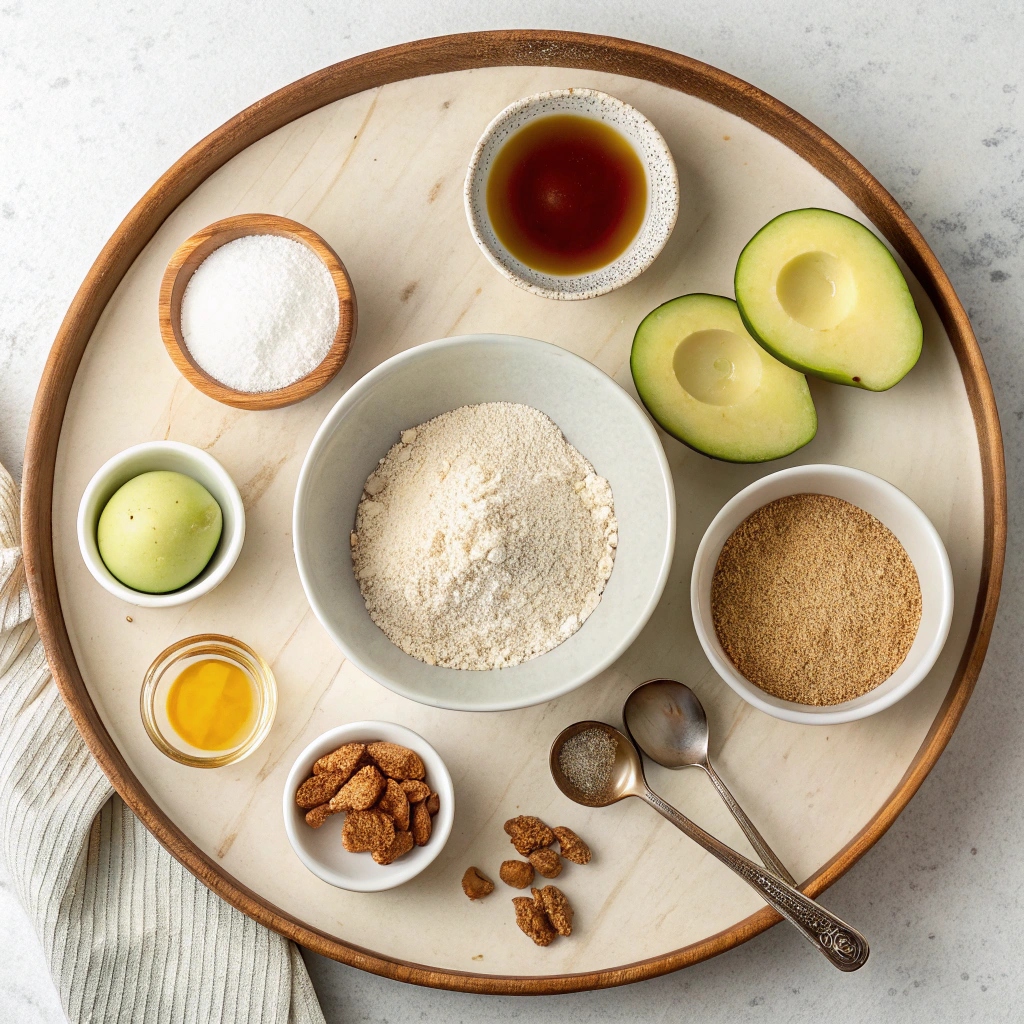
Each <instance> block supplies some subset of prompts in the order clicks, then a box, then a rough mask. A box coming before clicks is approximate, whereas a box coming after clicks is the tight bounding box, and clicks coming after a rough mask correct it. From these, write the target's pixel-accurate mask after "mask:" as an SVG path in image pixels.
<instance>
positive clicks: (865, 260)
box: [735, 209, 922, 391]
mask: <svg viewBox="0 0 1024 1024" xmlns="http://www.w3.org/2000/svg"><path fill="white" fill-rule="evenodd" d="M735 287H736V302H737V304H738V305H739V308H740V315H741V316H742V317H743V322H744V323H745V324H746V326H747V330H748V331H750V334H751V335H752V336H753V337H754V338H755V339H756V340H757V341H758V342H759V343H760V344H761V345H762V346H763V347H764V348H766V349H767V350H768V351H769V352H771V354H772V355H773V356H775V357H776V359H781V360H782V362H784V363H785V364H786V365H787V366H791V367H793V369H795V370H799V371H800V372H801V373H809V374H811V375H812V376H815V377H822V378H824V379H825V380H830V381H833V382H834V383H836V384H848V385H850V386H852V387H857V388H866V389H867V390H868V391H885V390H887V389H888V388H891V387H892V386H893V385H894V384H896V383H898V382H899V381H900V380H902V379H903V377H904V376H905V375H906V374H907V372H908V371H909V370H910V369H911V368H912V367H913V366H914V364H915V363H916V362H917V360H918V357H919V356H920V355H921V341H922V329H921V318H920V317H919V316H918V315H917V309H916V308H915V307H914V300H913V298H912V297H911V295H910V289H909V288H908V287H907V282H906V280H905V279H904V277H903V274H902V272H901V271H900V268H899V266H898V265H897V263H896V260H895V259H893V257H892V254H891V253H890V252H889V250H888V249H887V248H886V247H885V246H884V245H883V244H882V243H881V241H880V240H879V239H878V238H876V237H875V235H874V234H872V232H870V231H869V230H868V229H867V228H866V227H864V225H863V224H859V223H858V222H857V221H855V220H851V218H849V217H846V216H844V215H843V214H841V213H834V212H832V211H831V210H817V209H809V210H792V211H790V212H789V213H784V214H782V215H781V216H779V217H776V218H775V219H774V220H772V221H769V223H767V224H766V225H765V226H764V227H763V228H761V230H760V231H758V233H757V234H756V235H754V237H753V238H752V239H751V240H750V241H749V242H748V243H747V244H746V247H745V248H744V249H743V252H742V253H740V258H739V261H738V262H737V264H736V278H735Z"/></svg>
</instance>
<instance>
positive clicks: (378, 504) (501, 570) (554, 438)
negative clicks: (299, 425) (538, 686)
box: [351, 402, 618, 669]
mask: <svg viewBox="0 0 1024 1024" xmlns="http://www.w3.org/2000/svg"><path fill="white" fill-rule="evenodd" d="M617 529H618V525H617V523H616V520H615V513H614V510H613V505H612V492H611V488H610V487H609V486H608V481H607V480H604V479H603V478H602V477H599V476H597V475H595V473H594V469H593V467H592V466H591V465H590V463H589V462H587V460H586V459H585V458H583V456H582V455H580V453H579V452H578V451H576V449H575V448H573V447H572V445H570V444H569V443H568V442H567V441H566V440H565V438H564V437H563V436H562V432H561V431H560V430H559V429H558V427H557V426H555V424H554V423H552V422H551V420H550V419H548V417H547V416H545V415H544V414H543V413H542V412H538V411H537V410H536V409H531V408H530V407H529V406H526V405H513V404H511V403H509V402H489V403H487V404H485V405H469V406H463V407H462V408H461V409H455V410H453V411H452V412H447V413H444V415H442V416H438V417H436V418H435V419H432V420H430V421H429V422H427V423H424V424H421V425H420V426H418V427H414V428H413V429H411V430H406V431H403V433H402V440H401V442H400V443H398V444H396V445H394V447H392V449H391V450H390V451H389V452H388V454H387V456H386V457H385V458H383V459H381V460H380V464H379V465H378V467H377V469H376V470H375V471H374V472H373V473H372V474H371V475H370V477H369V478H368V479H367V481H366V484H365V490H364V493H363V497H362V500H361V501H360V502H359V508H358V510H357V512H356V529H355V532H354V533H353V534H352V537H351V543H352V560H353V564H354V568H355V573H356V578H357V579H358V581H359V588H360V590H361V591H362V595H363V598H364V599H365V601H366V607H367V610H368V611H369V613H370V617H371V618H372V619H373V621H374V622H375V623H377V625H378V626H380V628H381V629H382V630H383V631H384V632H385V633H386V634H387V636H388V637H389V638H390V639H391V640H392V641H393V642H394V643H396V644H397V645H398V646H399V647H401V648H402V650H403V651H405V652H406V653H407V654H411V655H412V656H413V657H415V658H419V659H420V660H421V661H425V662H426V663H427V664H428V665H442V666H445V667H447V668H462V669H491V668H505V667H508V666H511V665H518V664H520V663H521V662H523V661H528V660H529V659H530V658H535V657H537V655H538V654H543V653H544V652H545V651H550V650H551V649H552V648H553V647H557V646H558V645H559V644H560V643H561V642H562V641H563V640H565V639H566V638H567V637H569V636H571V635H572V634H573V633H575V632H576V630H577V629H579V628H580V626H581V625H582V624H583V622H584V621H585V620H586V619H587V617H588V616H589V615H590V614H591V612H593V610H594V609H595V608H596V607H597V605H598V604H599V603H600V600H601V594H602V592H603V591H604V588H605V584H606V583H607V581H608V577H609V576H610V575H611V572H612V565H613V561H614V557H615V547H616V545H617V543H618V535H617V532H616V531H617Z"/></svg>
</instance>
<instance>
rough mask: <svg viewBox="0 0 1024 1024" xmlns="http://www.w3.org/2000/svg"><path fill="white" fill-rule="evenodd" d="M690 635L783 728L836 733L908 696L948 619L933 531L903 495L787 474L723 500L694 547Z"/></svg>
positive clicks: (844, 478) (831, 477) (843, 478)
mask: <svg viewBox="0 0 1024 1024" xmlns="http://www.w3.org/2000/svg"><path fill="white" fill-rule="evenodd" d="M690 605H691V610H692V613H693V624H694V627H695V629H696V631H697V637H698V639H699V640H700V643H701V646H702V647H703V648H704V653H705V654H706V655H707V657H708V659H709V660H710V662H711V664H712V666H713V667H714V668H715V671H716V672H717V673H718V674H719V675H720V676H721V677H722V679H724V680H725V682H726V683H728V684H729V686H730V687H732V689H733V690H735V691H736V693H737V694H739V696H740V697H742V698H743V699H744V700H745V701H747V703H749V704H752V705H753V706H754V707H756V708H758V709H760V710H761V711H764V712H767V713H768V714H769V715H773V716H774V717H776V718H781V719H783V720H784V721H787V722H798V723H802V724H807V725H834V724H837V723H840V722H852V721H854V720H856V719H860V718H866V717H867V716H868V715H873V714H876V713H877V712H879V711H882V710H884V709H885V708H888V707H891V706H892V705H893V704H895V703H896V702H897V701H898V700H900V699H902V698H903V697H905V696H906V695H907V694H908V693H910V691H911V690H913V689H914V687H916V686H917V685H918V684H919V683H920V682H921V681H922V680H923V679H924V678H925V677H926V676H927V675H928V673H929V672H930V671H931V669H932V667H933V666H934V664H935V662H936V660H937V659H938V658H939V655H940V654H941V652H942V648H943V645H944V644H945V642H946V636H947V635H948V633H949V627H950V622H951V620H952V617H953V575H952V571H951V569H950V565H949V557H948V556H947V554H946V549H945V546H944V545H943V543H942V539H941V537H940V536H939V534H938V531H937V530H936V529H935V527H934V526H933V525H932V523H931V521H930V520H929V518H928V517H927V516H926V515H925V513H924V512H923V511H922V510H921V509H920V508H919V507H918V506H917V505H916V504H915V503H914V502H913V501H912V500H911V499H910V498H909V497H908V496H907V495H906V494H904V493H903V492H902V491H901V490H899V489H898V488H897V487H894V486H893V485H892V484H890V483H888V482H887V481H885V480H882V479H880V478H879V477H877V476H873V475H871V474H870V473H865V472H863V471H862V470H858V469H852V468H850V467H847V466H832V465H812V466H796V467H793V468H792V469H785V470H782V471H781V472H778V473H773V474H771V475H770V476H766V477H763V478H762V479H761V480H758V481H756V482H755V483H753V484H751V485H750V486H749V487H746V488H744V489H743V490H742V491H740V492H739V493H738V494H737V495H736V496H735V497H733V498H732V499H731V500H730V501H729V502H727V503H726V504H725V505H724V506H723V508H722V509H721V511H720V512H719V513H718V515H717V516H715V518H714V519H713V520H712V522H711V525H710V526H709V527H708V528H707V531H706V533H705V534H704V538H703V540H702V541H701V543H700V546H699V547H698V549H697V555H696V558H695V559H694V564H693V575H692V577H691V581H690Z"/></svg>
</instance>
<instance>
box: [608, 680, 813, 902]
mask: <svg viewBox="0 0 1024 1024" xmlns="http://www.w3.org/2000/svg"><path fill="white" fill-rule="evenodd" d="M622 717H623V719H624V721H625V723H626V732H627V733H628V734H629V736H630V738H631V739H632V740H633V742H634V743H635V744H636V745H637V746H638V747H639V748H640V749H641V750H642V751H643V752H644V753H645V754H646V755H647V756H648V757H649V758H650V759H651V760H652V761H656V762H657V763H658V764H660V765H662V766H664V767H665V768H691V767H693V768H703V769H704V771H705V772H707V775H708V778H709V779H711V781H712V782H713V783H714V786H715V789H717V790H718V795H719V796H720V797H721V798H722V799H723V800H724V801H725V805H726V807H728V808H729V810H730V811H732V816H733V817H734V818H735V819H736V821H737V823H738V824H739V826H740V828H741V829H743V833H744V835H746V837H747V838H748V839H749V840H750V845H751V846H753V848H754V849H755V850H756V851H757V854H758V856H759V857H760V858H761V860H762V861H764V864H765V867H769V868H771V869H772V871H774V872H775V874H777V875H778V876H779V878H781V879H783V880H784V881H786V882H789V884H790V885H792V886H795V885H796V879H795V878H794V877H793V876H792V875H791V874H790V873H789V872H788V871H787V870H786V867H785V865H784V864H783V863H782V861H780V860H779V858H778V857H776V856H775V854H774V852H773V851H772V848H771V847H770V846H769V845H768V844H767V843H766V842H765V841H764V839H763V838H762V836H761V833H760V832H758V831H757V829H756V828H754V823H753V822H752V821H751V820H750V819H749V818H748V817H747V816H746V814H744V813H743V808H742V807H740V805H739V804H738V803H737V802H736V798H735V797H734V796H733V795H732V793H730V792H729V790H728V788H727V787H726V785H725V783H724V782H723V781H722V780H721V779H720V778H719V776H718V772H716V771H715V769H714V768H712V767H711V761H710V760H709V759H708V719H707V715H705V714H704V708H703V707H702V706H701V703H700V701H699V700H698V699H697V694H695V693H694V692H693V690H691V689H690V688H689V687H688V686H686V685H685V684H683V683H677V682H676V681H675V680H674V679H651V680H650V681H649V682H646V683H644V684H642V685H641V686H638V687H637V688H636V689H635V690H634V691H633V692H632V693H631V694H630V695H629V696H628V697H627V698H626V703H625V706H624V707H623V709H622Z"/></svg>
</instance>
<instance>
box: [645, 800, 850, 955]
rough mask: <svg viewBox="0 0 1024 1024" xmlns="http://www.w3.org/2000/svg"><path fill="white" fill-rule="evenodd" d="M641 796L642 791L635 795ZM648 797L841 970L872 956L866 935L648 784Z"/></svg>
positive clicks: (652, 804) (664, 815)
mask: <svg viewBox="0 0 1024 1024" xmlns="http://www.w3.org/2000/svg"><path fill="white" fill-rule="evenodd" d="M634 795H639V794H634ZM642 796H643V799H645V800H646V801H647V802H648V803H649V804H650V805H651V806H652V807H653V808H654V809H655V810H656V811H657V812H658V813H659V814H661V815H662V816H663V817H665V818H668V820H669V821H671V822H672V824H673V825H675V826H676V828H678V829H679V830H680V832H683V833H685V834H686V835H688V836H689V837H690V838H691V839H692V840H693V841H694V842H695V843H697V844H698V845H699V846H702V847H703V848H704V849H705V850H707V851H708V853H710V854H712V855H713V856H715V857H717V858H718V859H719V860H720V861H721V862H722V863H723V864H725V865H726V867H730V868H732V870H733V871H735V872H736V874H737V875H739V876H740V878H742V879H743V880H744V881H745V882H747V883H748V884H749V885H750V886H752V887H753V888H754V889H756V890H757V891H758V892H759V893H760V894H761V897H762V899H764V901H765V902H766V903H768V904H769V905H770V906H771V907H773V908H774V909H775V910H777V911H778V912H779V913H780V914H781V915H782V916H783V917H784V918H786V920H787V921H789V922H790V923H791V924H793V925H795V926H796V927H797V928H798V929H799V930H800V931H801V932H802V933H803V935H804V937H805V938H806V939H807V940H808V942H810V943H811V945H813V946H814V947H815V948H816V949H817V950H818V952H819V953H821V954H822V956H824V957H825V959H826V960H828V961H829V963H831V964H832V966H833V967H837V968H838V969H839V970H840V971H856V970H859V969H860V968H861V967H863V966H864V964H865V963H866V962H867V959H868V952H869V950H868V943H867V940H866V939H865V938H864V936H863V935H861V934H860V932H858V931H857V930H856V929H855V928H851V927H850V926H849V925H848V924H846V923H845V922H844V921H841V920H840V919H839V918H838V917H836V916H835V914H832V913H830V912H829V911H827V910H826V909H825V908H824V907H821V906H819V905H818V904H817V903H815V902H814V900H812V899H809V898H808V897H807V896H805V895H804V894H803V893H802V892H800V890H799V889H795V888H794V887H793V886H792V885H790V884H789V883H788V882H784V881H783V880H782V879H781V878H778V877H776V876H775V875H773V874H772V873H771V872H770V871H767V870H765V869H764V868H762V867H761V865H760V864H755V863H754V862H753V861H751V860H747V858H746V857H743V856H741V855H740V854H738V853H737V852H736V851H735V850H732V849H730V848H729V847H728V846H726V845H725V844H724V843H722V842H719V840H717V839H716V838H715V837H714V836H713V835H711V834H710V833H708V832H705V831H704V829H702V828H701V827H700V826H699V825H695V824H694V823H693V822H692V821H690V819H689V818H687V817H686V816H685V815H683V814H681V813H680V812H679V811H677V810H676V809H675V808H674V807H673V806H672V805H671V804H668V803H666V802H665V801H664V800H662V798H661V797H660V796H658V794H657V793H652V792H651V790H650V789H649V788H647V787H645V789H644V791H643V793H642Z"/></svg>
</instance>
